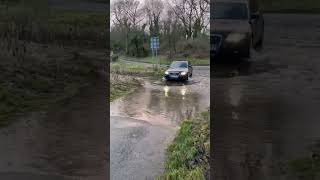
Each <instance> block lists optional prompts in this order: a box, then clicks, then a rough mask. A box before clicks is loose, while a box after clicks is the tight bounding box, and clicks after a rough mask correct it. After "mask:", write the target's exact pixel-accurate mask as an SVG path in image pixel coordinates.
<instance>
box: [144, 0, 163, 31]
mask: <svg viewBox="0 0 320 180" xmlns="http://www.w3.org/2000/svg"><path fill="white" fill-rule="evenodd" d="M163 8H164V4H163V1H162V0H146V1H145V6H144V10H145V12H146V15H147V17H148V22H149V30H150V34H151V35H152V36H159V34H160V17H161V13H162V11H163Z"/></svg>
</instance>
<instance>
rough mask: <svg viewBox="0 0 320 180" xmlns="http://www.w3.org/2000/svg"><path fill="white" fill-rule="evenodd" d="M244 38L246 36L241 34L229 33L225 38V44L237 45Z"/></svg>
mask: <svg viewBox="0 0 320 180" xmlns="http://www.w3.org/2000/svg"><path fill="white" fill-rule="evenodd" d="M245 38H246V34H243V33H231V34H229V35H228V37H227V38H226V41H227V42H231V43H237V42H240V41H242V40H243V39H245Z"/></svg>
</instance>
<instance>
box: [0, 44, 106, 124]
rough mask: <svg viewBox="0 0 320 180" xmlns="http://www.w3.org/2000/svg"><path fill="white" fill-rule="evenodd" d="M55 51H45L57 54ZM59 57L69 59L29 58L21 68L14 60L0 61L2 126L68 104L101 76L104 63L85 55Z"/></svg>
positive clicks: (67, 53)
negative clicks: (63, 102)
mask: <svg viewBox="0 0 320 180" xmlns="http://www.w3.org/2000/svg"><path fill="white" fill-rule="evenodd" d="M54 49H55V48H54V47H51V48H49V49H47V50H46V51H53V52H56V51H55V50H54ZM39 51H44V50H43V49H39ZM53 52H52V53H53ZM46 53H49V52H46ZM46 53H45V54H46ZM60 53H63V54H62V55H61V56H67V55H69V56H67V57H65V58H63V59H62V58H60V59H56V58H45V56H40V57H35V56H32V55H27V56H26V57H25V60H24V61H22V62H19V64H17V62H16V60H15V59H14V58H12V57H7V56H2V57H1V58H2V61H1V63H0V71H1V76H0V82H1V84H0V126H5V125H8V124H9V123H10V122H12V119H15V117H16V115H19V114H24V113H25V112H31V111H39V110H46V109H47V108H48V107H50V106H51V105H53V104H56V103H59V102H62V101H65V100H68V99H69V98H71V97H73V96H74V95H76V94H77V93H78V92H79V91H80V90H81V89H82V88H83V87H86V86H88V85H90V83H91V82H93V81H94V80H95V79H96V77H97V76H99V69H100V65H99V64H100V63H101V65H102V64H103V62H104V60H100V59H95V58H92V57H91V56H90V57H89V56H88V57H87V56H86V55H85V54H81V55H79V57H77V58H75V57H72V56H70V54H69V53H71V52H60ZM31 54H32V53H31Z"/></svg>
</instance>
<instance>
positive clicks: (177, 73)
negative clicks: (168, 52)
mask: <svg viewBox="0 0 320 180" xmlns="http://www.w3.org/2000/svg"><path fill="white" fill-rule="evenodd" d="M169 74H170V75H173V76H178V75H179V74H180V72H170V73H169Z"/></svg>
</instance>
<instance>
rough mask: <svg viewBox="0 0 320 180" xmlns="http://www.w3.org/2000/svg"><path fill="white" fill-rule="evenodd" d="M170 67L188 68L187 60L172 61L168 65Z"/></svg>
mask: <svg viewBox="0 0 320 180" xmlns="http://www.w3.org/2000/svg"><path fill="white" fill-rule="evenodd" d="M170 67H171V68H188V64H187V62H178V61H175V62H172V64H171V65H170Z"/></svg>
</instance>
